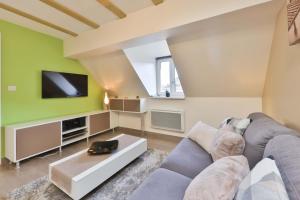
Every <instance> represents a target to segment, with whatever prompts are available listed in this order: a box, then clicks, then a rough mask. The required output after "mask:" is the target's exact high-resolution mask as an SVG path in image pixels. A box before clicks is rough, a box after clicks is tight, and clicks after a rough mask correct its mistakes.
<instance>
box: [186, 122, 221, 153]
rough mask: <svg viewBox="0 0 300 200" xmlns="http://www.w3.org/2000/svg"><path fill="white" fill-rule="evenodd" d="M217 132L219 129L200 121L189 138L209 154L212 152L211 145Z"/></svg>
mask: <svg viewBox="0 0 300 200" xmlns="http://www.w3.org/2000/svg"><path fill="white" fill-rule="evenodd" d="M217 132H218V129H216V128H214V127H212V126H209V125H207V124H205V123H203V122H201V121H199V122H197V123H196V124H195V125H194V126H193V127H192V129H191V130H190V131H189V133H188V138H190V139H191V140H193V141H195V142H196V143H197V144H199V145H200V146H201V147H202V148H203V149H204V150H206V151H207V152H210V148H211V144H212V143H213V140H214V138H215V137H216V135H217Z"/></svg>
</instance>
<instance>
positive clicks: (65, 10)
mask: <svg viewBox="0 0 300 200" xmlns="http://www.w3.org/2000/svg"><path fill="white" fill-rule="evenodd" d="M40 1H41V2H43V3H45V4H47V5H48V6H51V7H53V8H55V9H57V10H59V11H61V12H63V13H65V14H66V15H69V16H70V17H73V18H74V19H77V20H78V21H80V22H82V23H84V24H86V25H88V26H90V27H92V28H99V25H98V24H97V23H95V22H93V21H91V20H89V19H87V18H86V17H84V16H82V15H80V14H79V13H77V12H75V11H73V10H71V9H69V8H68V7H66V6H64V5H62V4H60V3H58V2H56V1H55V0H40Z"/></svg>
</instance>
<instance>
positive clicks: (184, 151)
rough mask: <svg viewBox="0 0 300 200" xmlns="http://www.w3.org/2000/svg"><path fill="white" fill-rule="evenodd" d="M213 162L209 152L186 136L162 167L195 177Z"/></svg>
mask: <svg viewBox="0 0 300 200" xmlns="http://www.w3.org/2000/svg"><path fill="white" fill-rule="evenodd" d="M212 162H213V161H212V158H211V156H210V154H209V153H207V152H206V151H205V150H204V149H203V148H202V147H200V146H199V145H198V144H196V143H195V142H193V141H192V140H190V139H188V138H184V139H183V140H182V141H181V142H180V143H179V144H178V145H177V146H176V148H175V149H174V150H173V151H172V152H171V153H170V155H169V156H168V157H167V158H166V159H165V160H164V162H163V164H162V165H161V167H162V168H166V169H169V170H172V171H174V172H177V173H180V174H182V175H184V176H187V177H190V178H194V177H195V176H197V175H198V174H199V173H200V172H201V171H202V170H203V169H204V168H206V167H207V166H208V165H210V164H211V163H212Z"/></svg>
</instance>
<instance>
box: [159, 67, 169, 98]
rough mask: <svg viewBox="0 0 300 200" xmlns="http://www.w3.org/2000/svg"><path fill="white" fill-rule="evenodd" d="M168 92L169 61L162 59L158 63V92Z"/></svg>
mask: <svg viewBox="0 0 300 200" xmlns="http://www.w3.org/2000/svg"><path fill="white" fill-rule="evenodd" d="M166 90H168V91H169V92H170V62H168V61H164V62H161V63H160V92H161V93H165V92H166Z"/></svg>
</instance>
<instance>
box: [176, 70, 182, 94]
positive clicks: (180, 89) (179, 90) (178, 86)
mask: <svg viewBox="0 0 300 200" xmlns="http://www.w3.org/2000/svg"><path fill="white" fill-rule="evenodd" d="M175 91H176V92H183V89H182V87H181V84H180V80H179V77H178V74H177V70H176V68H175Z"/></svg>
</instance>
